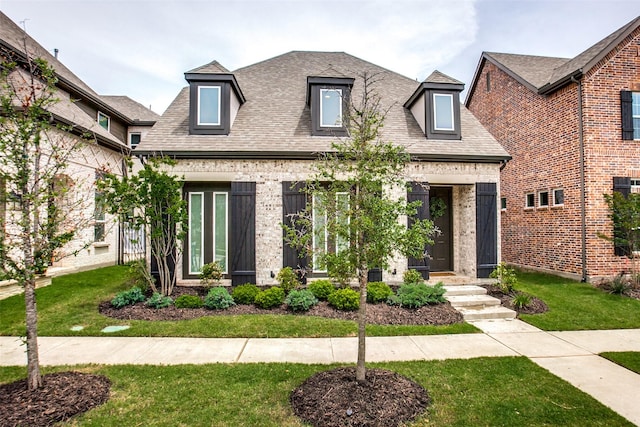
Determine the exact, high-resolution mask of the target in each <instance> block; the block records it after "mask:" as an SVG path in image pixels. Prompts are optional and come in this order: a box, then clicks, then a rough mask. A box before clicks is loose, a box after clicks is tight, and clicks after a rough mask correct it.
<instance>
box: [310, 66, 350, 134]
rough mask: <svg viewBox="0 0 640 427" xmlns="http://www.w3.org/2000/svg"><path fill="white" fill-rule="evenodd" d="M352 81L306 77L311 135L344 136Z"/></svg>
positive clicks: (341, 78)
mask: <svg viewBox="0 0 640 427" xmlns="http://www.w3.org/2000/svg"><path fill="white" fill-rule="evenodd" d="M353 82H354V79H352V78H345V77H307V105H308V106H309V109H310V112H311V134H312V135H318V136H346V135H347V134H348V132H347V119H346V117H345V113H346V112H347V111H348V109H349V98H350V95H351V87H352V86H353Z"/></svg>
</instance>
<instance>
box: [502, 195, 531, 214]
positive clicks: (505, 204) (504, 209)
mask: <svg viewBox="0 0 640 427" xmlns="http://www.w3.org/2000/svg"><path fill="white" fill-rule="evenodd" d="M502 200H504V208H503V207H502ZM525 203H526V202H525ZM506 210H507V198H506V197H500V211H502V212H505V211H506Z"/></svg>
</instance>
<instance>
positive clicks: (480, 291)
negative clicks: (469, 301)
mask: <svg viewBox="0 0 640 427" xmlns="http://www.w3.org/2000/svg"><path fill="white" fill-rule="evenodd" d="M444 288H445V290H446V291H447V292H446V293H445V296H447V297H449V296H461V295H486V293H487V290H486V289H485V288H483V287H482V286H476V285H447V286H445V287H444Z"/></svg>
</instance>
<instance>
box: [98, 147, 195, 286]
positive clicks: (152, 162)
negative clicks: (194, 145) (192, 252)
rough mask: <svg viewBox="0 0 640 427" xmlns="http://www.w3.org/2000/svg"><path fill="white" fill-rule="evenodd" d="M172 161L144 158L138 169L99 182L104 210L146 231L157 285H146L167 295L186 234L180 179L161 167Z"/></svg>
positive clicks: (131, 163) (108, 176)
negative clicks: (156, 274) (156, 269)
mask: <svg viewBox="0 0 640 427" xmlns="http://www.w3.org/2000/svg"><path fill="white" fill-rule="evenodd" d="M173 164H175V162H174V161H173V160H171V159H169V158H166V157H153V158H150V159H148V160H147V161H146V162H145V163H144V164H143V166H142V169H140V170H139V171H137V172H136V173H133V162H132V161H129V162H128V167H129V174H128V175H125V176H122V177H120V176H118V175H115V174H109V173H108V174H105V175H104V177H103V178H102V179H101V180H100V181H99V183H98V188H99V189H100V190H101V191H102V193H103V194H102V197H103V201H104V206H105V209H107V211H108V212H109V213H111V214H115V215H117V216H118V218H121V219H122V220H123V221H125V222H127V223H128V224H129V226H131V227H133V228H134V229H136V230H140V229H143V230H145V231H146V232H147V234H148V242H149V244H150V247H151V257H152V258H153V259H154V261H155V262H156V264H157V266H158V275H159V278H158V281H159V288H158V284H156V283H155V282H154V281H153V280H151V281H150V285H151V287H152V289H153V291H154V292H160V293H161V294H162V295H164V296H169V295H171V293H172V292H173V287H174V285H175V282H176V276H175V266H176V262H177V257H178V253H179V252H180V246H179V242H180V241H181V240H182V239H183V238H184V236H185V234H186V228H187V227H186V224H187V207H186V206H187V202H186V201H185V200H184V199H183V198H182V181H181V180H180V179H178V178H176V177H175V176H173V175H171V174H169V173H168V172H166V171H164V170H163V169H162V167H163V165H167V166H172V165H173Z"/></svg>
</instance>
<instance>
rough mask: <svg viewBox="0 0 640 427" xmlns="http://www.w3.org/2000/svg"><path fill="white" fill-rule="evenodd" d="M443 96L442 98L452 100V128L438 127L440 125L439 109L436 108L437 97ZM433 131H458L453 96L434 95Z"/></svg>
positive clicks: (445, 94)
mask: <svg viewBox="0 0 640 427" xmlns="http://www.w3.org/2000/svg"><path fill="white" fill-rule="evenodd" d="M438 96H441V97H447V98H449V99H450V100H451V102H450V103H449V105H450V106H451V127H450V128H439V127H438V126H437V123H438V109H437V108H436V97H438ZM433 129H434V130H448V131H454V130H456V123H455V116H454V111H453V95H451V94H448V93H434V94H433Z"/></svg>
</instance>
